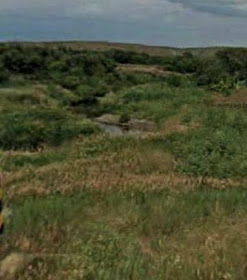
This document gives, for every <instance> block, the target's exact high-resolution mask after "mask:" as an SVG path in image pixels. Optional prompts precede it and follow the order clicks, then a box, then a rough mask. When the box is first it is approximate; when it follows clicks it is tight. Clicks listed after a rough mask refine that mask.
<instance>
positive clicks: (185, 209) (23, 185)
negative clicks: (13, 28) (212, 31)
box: [0, 43, 247, 280]
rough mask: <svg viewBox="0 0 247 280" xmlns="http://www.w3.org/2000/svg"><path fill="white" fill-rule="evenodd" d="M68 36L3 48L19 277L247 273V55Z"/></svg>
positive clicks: (8, 221)
mask: <svg viewBox="0 0 247 280" xmlns="http://www.w3.org/2000/svg"><path fill="white" fill-rule="evenodd" d="M71 44H72V45H73V43H70V44H69V45H64V44H62V43H61V45H58V46H57V45H52V44H51V45H49V44H48V45H42V44H41V45H31V46H30V45H25V44H1V45H0V168H1V171H2V173H3V174H4V178H5V180H4V186H3V190H4V193H5V197H4V211H3V214H4V216H5V230H4V233H3V235H1V236H0V260H3V259H4V258H5V257H6V256H8V255H9V254H11V253H13V252H20V253H22V254H23V255H24V256H26V257H27V258H30V262H29V264H28V265H27V266H26V267H25V268H24V269H22V270H21V271H17V272H18V273H17V274H16V275H15V278H14V279H20V280H24V279H34V280H36V279H71V280H74V279H76V280H77V279H88V280H89V279H104V280H108V279H109V280H111V279H114V280H115V279H119V280H122V279H162V280H164V279H167V280H168V279H182V280H193V279H196V280H199V279H200V280H207V279H215V280H218V279H222V280H228V279H234V280H235V279H236V280H241V279H246V277H247V256H246V249H247V243H246V240H247V231H246V230H247V219H246V216H247V215H246V214H247V204H246V199H247V191H246V183H247V177H246V172H247V148H246V145H245V143H246V140H247V132H246V131H247V129H246V128H247V113H246V109H245V108H246V107H245V98H243V97H244V95H245V93H246V90H245V87H246V84H247V82H246V74H247V51H246V50H244V49H220V50H217V51H216V50H215V52H214V53H213V54H211V55H207V56H205V55H201V53H200V51H199V50H198V52H189V51H188V50H185V51H183V52H182V50H180V51H179V52H178V53H175V54H174V53H170V52H167V53H162V52H161V53H158V54H156V53H152V55H151V54H150V53H143V52H135V51H133V50H119V49H104V50H102V49H101V50H92V49H86V50H85V49H80V48H76V47H74V48H72V47H71ZM154 54H155V55H156V56H155V55H154ZM124 65H125V67H124ZM126 65H128V66H127V67H126ZM131 65H132V66H133V67H131ZM136 65H139V66H140V65H141V66H142V67H139V68H138V71H137V68H136ZM150 67H153V68H152V69H159V71H155V70H154V72H153V71H151V72H150V71H149V70H145V69H150ZM142 68H143V69H144V70H143V71H141V70H140V69H142ZM126 69H127V71H126ZM163 71H164V72H163ZM219 101H220V102H221V106H218V103H219ZM231 103H234V106H232V107H231V106H229V104H231ZM106 116H108V118H111V119H113V120H114V121H113V123H114V125H115V126H119V127H120V128H121V127H125V128H126V127H127V130H126V129H125V130H123V132H122V133H121V134H114V133H111V132H109V131H106V130H104V129H102V126H100V125H99V123H98V121H97V119H99V118H100V117H101V118H102V119H103V120H104V118H105V119H106ZM138 120H139V123H138ZM133 123H134V124H135V123H138V124H139V126H140V127H139V130H138V131H135V133H131V132H132V131H131V130H132V128H131V127H132V126H131V125H133ZM140 123H141V124H142V125H140ZM144 124H150V127H151V128H152V129H146V126H145V125H144ZM151 124H152V125H151ZM142 126H143V127H142ZM137 132H138V133H137Z"/></svg>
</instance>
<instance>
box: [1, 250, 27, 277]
mask: <svg viewBox="0 0 247 280" xmlns="http://www.w3.org/2000/svg"><path fill="white" fill-rule="evenodd" d="M31 261H32V257H30V256H28V255H25V254H21V253H12V254H10V255H9V256H7V257H6V258H5V259H4V260H2V261H1V262H0V279H4V280H15V279H16V275H17V273H20V272H21V271H23V270H24V269H25V268H27V267H28V265H29V264H30V262H31Z"/></svg>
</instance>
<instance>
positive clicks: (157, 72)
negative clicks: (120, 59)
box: [117, 64, 184, 76]
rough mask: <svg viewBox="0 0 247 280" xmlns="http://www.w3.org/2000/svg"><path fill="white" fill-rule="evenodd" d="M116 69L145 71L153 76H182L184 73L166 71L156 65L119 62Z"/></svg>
mask: <svg viewBox="0 0 247 280" xmlns="http://www.w3.org/2000/svg"><path fill="white" fill-rule="evenodd" d="M117 70H118V71H120V72H137V73H146V74H151V75H154V76H169V75H176V76H184V74H181V73H177V72H171V71H166V70H164V68H162V67H160V66H158V65H142V64H119V65H118V67H117Z"/></svg>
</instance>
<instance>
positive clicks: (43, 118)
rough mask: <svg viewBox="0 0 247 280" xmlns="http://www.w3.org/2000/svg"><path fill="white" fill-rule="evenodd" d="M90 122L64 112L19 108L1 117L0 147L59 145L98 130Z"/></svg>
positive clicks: (30, 147)
mask: <svg viewBox="0 0 247 280" xmlns="http://www.w3.org/2000/svg"><path fill="white" fill-rule="evenodd" d="M96 130H97V129H96V127H94V126H93V125H92V124H91V123H90V122H83V121H80V120H79V119H78V118H76V117H74V116H72V115H69V114H68V113H66V111H63V110H61V109H59V110H56V109H44V108H43V109H42V108H39V109H36V108H30V109H25V110H24V109H20V110H18V111H15V112H12V111H10V110H8V111H4V112H2V113H1V115H0V147H1V148H2V149H5V150H11V149H13V150H16V149H24V150H25V149H26V150H35V149H37V148H39V147H40V146H42V145H59V144H61V143H62V142H63V141H65V140H69V139H72V138H74V137H76V136H77V135H79V134H92V133H94V132H95V131H96Z"/></svg>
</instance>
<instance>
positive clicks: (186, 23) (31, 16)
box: [0, 0, 247, 47]
mask: <svg viewBox="0 0 247 280" xmlns="http://www.w3.org/2000/svg"><path fill="white" fill-rule="evenodd" d="M58 40H59V41H61V40H87V41H111V42H128V43H141V44H147V45H163V46H174V47H206V46H220V45H224V46H245V47H247V0H0V41H58Z"/></svg>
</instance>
